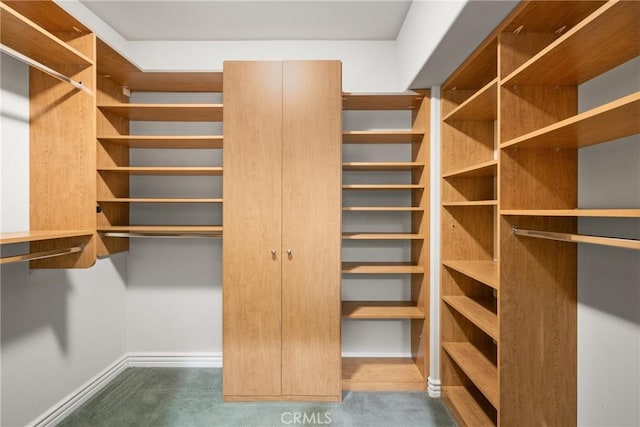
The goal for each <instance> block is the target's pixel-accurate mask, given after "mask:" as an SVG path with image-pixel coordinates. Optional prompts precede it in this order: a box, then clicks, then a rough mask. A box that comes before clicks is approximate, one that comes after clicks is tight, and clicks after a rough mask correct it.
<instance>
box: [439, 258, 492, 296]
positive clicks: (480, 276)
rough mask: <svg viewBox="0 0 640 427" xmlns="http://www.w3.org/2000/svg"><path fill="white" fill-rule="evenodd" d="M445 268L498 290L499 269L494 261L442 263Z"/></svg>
mask: <svg viewBox="0 0 640 427" xmlns="http://www.w3.org/2000/svg"><path fill="white" fill-rule="evenodd" d="M442 264H443V265H444V266H445V267H449V268H451V269H453V270H456V271H457V272H459V273H462V274H464V275H465V276H468V277H471V278H472V279H474V280H477V281H478V282H481V283H484V284H485V285H487V286H490V287H492V288H493V289H498V288H499V285H500V269H499V264H498V263H497V262H496V261H464V260H455V261H442Z"/></svg>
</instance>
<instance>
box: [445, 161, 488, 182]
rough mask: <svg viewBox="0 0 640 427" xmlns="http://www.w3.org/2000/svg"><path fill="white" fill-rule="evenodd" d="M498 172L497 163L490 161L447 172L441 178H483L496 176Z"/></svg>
mask: <svg viewBox="0 0 640 427" xmlns="http://www.w3.org/2000/svg"><path fill="white" fill-rule="evenodd" d="M497 171H498V161H497V160H490V161H488V162H483V163H479V164H477V165H473V166H469V167H466V168H461V169H457V170H454V171H453V172H447V173H445V174H444V175H442V177H443V178H475V177H483V176H496V175H497Z"/></svg>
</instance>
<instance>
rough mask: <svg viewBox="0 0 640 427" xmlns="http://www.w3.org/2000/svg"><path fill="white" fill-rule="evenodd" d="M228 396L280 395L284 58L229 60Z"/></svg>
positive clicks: (225, 184) (226, 154) (225, 299)
mask: <svg viewBox="0 0 640 427" xmlns="http://www.w3.org/2000/svg"><path fill="white" fill-rule="evenodd" d="M223 76H224V77H223V78H224V81H223V86H224V180H223V198H224V212H223V225H224V238H223V245H222V247H223V254H222V256H223V277H222V283H223V360H224V369H223V395H224V399H225V400H226V401H233V400H254V399H257V400H272V399H273V397H274V396H280V394H281V375H282V367H281V360H282V349H281V345H282V337H281V309H282V307H281V299H282V295H281V255H282V254H281V253H280V248H281V228H282V224H281V216H282V63H281V62H265V61H260V62H252V61H227V62H225V63H224V73H223Z"/></svg>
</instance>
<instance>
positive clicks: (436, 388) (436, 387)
mask: <svg viewBox="0 0 640 427" xmlns="http://www.w3.org/2000/svg"><path fill="white" fill-rule="evenodd" d="M427 393H429V397H440V396H442V383H441V382H440V380H439V379H436V378H431V377H429V379H428V380H427Z"/></svg>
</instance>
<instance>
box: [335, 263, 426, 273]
mask: <svg viewBox="0 0 640 427" xmlns="http://www.w3.org/2000/svg"><path fill="white" fill-rule="evenodd" d="M342 272H343V273H350V274H404V273H408V274H420V273H424V268H422V267H421V266H419V265H414V264H411V263H410V262H343V263H342Z"/></svg>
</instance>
